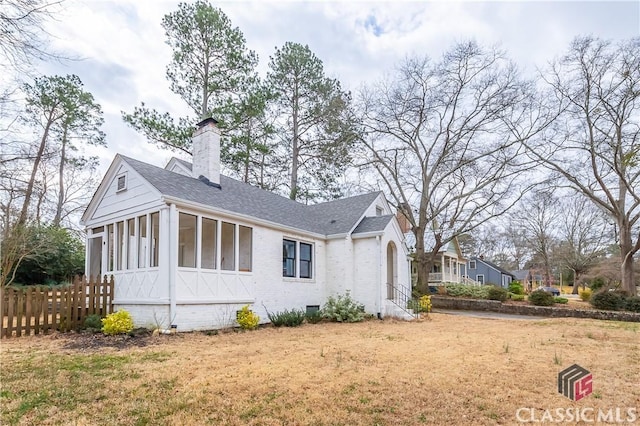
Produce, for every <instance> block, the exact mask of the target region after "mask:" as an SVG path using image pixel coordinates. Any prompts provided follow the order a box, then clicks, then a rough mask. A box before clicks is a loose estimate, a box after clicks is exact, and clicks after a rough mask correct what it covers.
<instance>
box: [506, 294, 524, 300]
mask: <svg viewBox="0 0 640 426" xmlns="http://www.w3.org/2000/svg"><path fill="white" fill-rule="evenodd" d="M509 298H510V299H511V300H516V301H521V300H524V294H513V293H509Z"/></svg>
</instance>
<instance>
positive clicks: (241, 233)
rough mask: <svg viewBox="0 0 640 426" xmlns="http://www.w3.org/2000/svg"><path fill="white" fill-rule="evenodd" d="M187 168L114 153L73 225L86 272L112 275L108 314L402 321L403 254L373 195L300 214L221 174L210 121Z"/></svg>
mask: <svg viewBox="0 0 640 426" xmlns="http://www.w3.org/2000/svg"><path fill="white" fill-rule="evenodd" d="M193 153H194V155H193V165H192V164H190V163H187V162H185V161H182V160H178V159H175V158H174V159H172V160H171V161H170V162H169V164H168V165H167V166H166V167H165V168H164V169H162V168H159V167H155V166H152V165H150V164H147V163H144V162H142V161H138V160H134V159H132V158H128V157H125V156H122V155H117V156H116V157H115V159H114V160H113V162H112V164H111V166H110V167H109V169H108V171H107V173H106V175H105V176H104V178H103V180H102V182H101V184H100V186H99V187H98V189H97V191H96V193H95V194H94V196H93V199H92V200H91V202H90V204H89V206H88V207H87V210H86V211H85V213H84V215H83V218H82V221H83V224H84V226H85V228H86V231H87V263H86V273H87V275H94V276H95V275H113V276H114V278H115V290H114V299H113V303H114V305H115V309H126V310H128V311H129V312H130V313H131V314H132V316H133V319H134V323H135V325H136V326H149V325H155V324H158V325H161V326H163V327H168V326H169V324H175V325H177V327H178V330H180V331H186V330H202V329H212V328H219V327H224V326H228V325H232V324H233V322H234V320H235V315H236V311H237V310H239V309H240V308H241V307H242V306H243V305H245V304H250V305H251V309H252V310H253V311H255V312H256V313H258V315H260V317H261V319H262V321H263V322H264V321H266V320H267V314H266V310H269V311H270V312H278V311H281V310H284V309H291V308H299V309H303V310H304V309H307V310H314V309H317V308H318V307H321V306H322V305H323V304H324V303H325V302H326V300H327V297H329V296H331V295H338V294H344V293H345V292H347V291H349V292H350V294H351V296H352V297H353V298H354V299H355V300H357V301H359V302H360V303H363V304H364V306H365V310H366V312H368V313H371V314H374V315H378V316H385V315H394V316H398V315H406V313H405V312H404V311H403V310H401V309H399V307H398V305H404V304H405V302H406V301H404V300H399V299H400V298H401V296H400V295H401V294H410V292H411V290H410V285H411V284H410V282H411V281H410V267H409V258H408V250H407V247H406V245H405V243H404V236H403V233H402V231H401V229H400V227H399V224H398V221H397V219H396V217H395V216H394V215H393V212H392V211H391V209H390V207H389V205H388V203H387V201H386V200H385V198H384V196H383V194H382V193H380V192H376V193H369V194H364V195H359V196H355V197H350V198H344V199H340V200H336V201H330V202H326V203H321V204H316V205H303V204H300V203H297V202H295V201H292V200H290V199H288V198H284V197H281V196H279V195H276V194H273V193H271V192H268V191H264V190H261V189H259V188H256V187H253V186H251V185H248V184H246V183H242V182H239V181H237V180H234V179H231V178H228V177H226V176H222V175H220V136H219V132H218V129H217V127H216V121H215V120H213V119H207V120H204V121H203V122H201V123H199V124H198V129H197V130H196V132H195V133H194V136H193Z"/></svg>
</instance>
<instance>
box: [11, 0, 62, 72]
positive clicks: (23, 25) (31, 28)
mask: <svg viewBox="0 0 640 426" xmlns="http://www.w3.org/2000/svg"><path fill="white" fill-rule="evenodd" d="M60 3H62V0H60V1H46V0H3V1H2V2H0V56H1V57H4V60H2V61H0V69H4V71H5V72H6V71H7V69H6V68H7V67H11V68H12V69H15V70H17V71H20V72H25V71H28V67H27V65H29V64H30V63H31V62H32V61H33V60H34V59H49V58H55V57H56V55H54V54H52V53H51V51H50V50H49V49H46V46H47V41H46V39H45V38H44V37H43V36H45V35H46V32H45V31H44V25H43V24H44V22H45V21H46V20H47V19H50V18H51V13H52V11H53V9H54V7H55V6H57V5H59V4H60Z"/></svg>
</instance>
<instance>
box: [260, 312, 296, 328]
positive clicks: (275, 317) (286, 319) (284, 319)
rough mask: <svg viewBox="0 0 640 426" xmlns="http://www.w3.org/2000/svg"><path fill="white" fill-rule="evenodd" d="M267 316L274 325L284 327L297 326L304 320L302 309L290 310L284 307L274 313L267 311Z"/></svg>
mask: <svg viewBox="0 0 640 426" xmlns="http://www.w3.org/2000/svg"><path fill="white" fill-rule="evenodd" d="M267 316H268V317H269V321H271V324H273V325H274V326H275V327H282V326H283V325H284V326H285V327H297V326H299V325H302V323H303V322H304V317H305V314H304V311H302V309H291V310H290V311H289V310H287V309H285V310H284V311H282V312H276V313H275V314H272V313H271V312H269V311H267Z"/></svg>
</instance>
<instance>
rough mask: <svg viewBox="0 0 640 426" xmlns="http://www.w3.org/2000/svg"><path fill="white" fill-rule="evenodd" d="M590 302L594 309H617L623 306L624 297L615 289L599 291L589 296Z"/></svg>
mask: <svg viewBox="0 0 640 426" xmlns="http://www.w3.org/2000/svg"><path fill="white" fill-rule="evenodd" d="M590 302H591V305H592V306H593V307H594V308H596V309H603V310H605V311H619V310H620V309H623V308H624V306H625V297H624V295H622V294H620V293H617V292H615V291H601V292H598V293H595V294H594V295H593V296H591V301H590Z"/></svg>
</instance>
